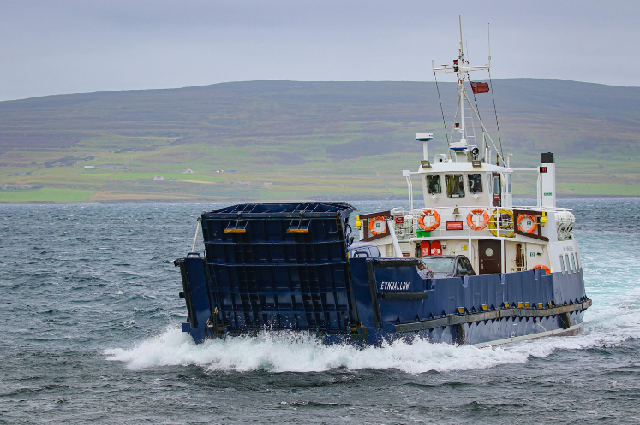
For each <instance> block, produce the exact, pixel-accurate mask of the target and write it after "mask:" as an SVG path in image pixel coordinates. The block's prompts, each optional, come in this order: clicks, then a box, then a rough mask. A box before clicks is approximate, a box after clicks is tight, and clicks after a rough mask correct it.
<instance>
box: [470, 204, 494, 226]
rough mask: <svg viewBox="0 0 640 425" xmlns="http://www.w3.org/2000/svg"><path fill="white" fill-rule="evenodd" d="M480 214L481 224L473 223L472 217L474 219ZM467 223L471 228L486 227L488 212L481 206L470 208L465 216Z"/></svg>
mask: <svg viewBox="0 0 640 425" xmlns="http://www.w3.org/2000/svg"><path fill="white" fill-rule="evenodd" d="M480 215H481V216H482V224H481V225H477V224H475V223H474V222H473V219H474V217H476V216H480ZM467 224H468V225H469V227H470V228H471V229H473V230H483V229H486V228H487V225H488V224H489V214H487V212H486V211H485V210H483V209H482V208H476V209H475V210H471V212H470V213H469V215H468V216H467Z"/></svg>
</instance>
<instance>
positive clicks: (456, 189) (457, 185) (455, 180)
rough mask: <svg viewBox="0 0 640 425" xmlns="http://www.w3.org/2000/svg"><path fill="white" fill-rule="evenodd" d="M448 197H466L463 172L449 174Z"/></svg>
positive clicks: (447, 177)
mask: <svg viewBox="0 0 640 425" xmlns="http://www.w3.org/2000/svg"><path fill="white" fill-rule="evenodd" d="M444 177H445V180H446V182H447V197H449V198H464V176H463V175H462V174H447V175H446V176H444Z"/></svg>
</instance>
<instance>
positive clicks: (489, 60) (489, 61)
mask: <svg viewBox="0 0 640 425" xmlns="http://www.w3.org/2000/svg"><path fill="white" fill-rule="evenodd" d="M487 50H488V52H489V56H488V58H487V68H490V67H491V30H490V26H489V22H487Z"/></svg>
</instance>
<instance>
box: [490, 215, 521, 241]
mask: <svg viewBox="0 0 640 425" xmlns="http://www.w3.org/2000/svg"><path fill="white" fill-rule="evenodd" d="M498 214H500V229H498V228H497V227H498V217H497V216H498ZM504 216H506V218H505V217H504ZM489 231H490V232H491V234H492V235H493V236H498V237H505V238H512V237H513V235H515V233H516V230H515V226H514V225H513V212H512V211H511V210H505V209H503V208H500V209H498V210H496V211H495V212H494V213H493V214H491V218H490V219H489Z"/></svg>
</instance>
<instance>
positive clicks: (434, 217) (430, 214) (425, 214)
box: [418, 210, 440, 232]
mask: <svg viewBox="0 0 640 425" xmlns="http://www.w3.org/2000/svg"><path fill="white" fill-rule="evenodd" d="M425 221H426V222H427V223H430V224H427V223H425ZM418 225H419V226H420V228H422V230H424V231H426V232H430V231H432V230H436V229H437V228H438V226H440V214H439V213H438V211H436V210H423V211H422V214H420V218H418Z"/></svg>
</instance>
